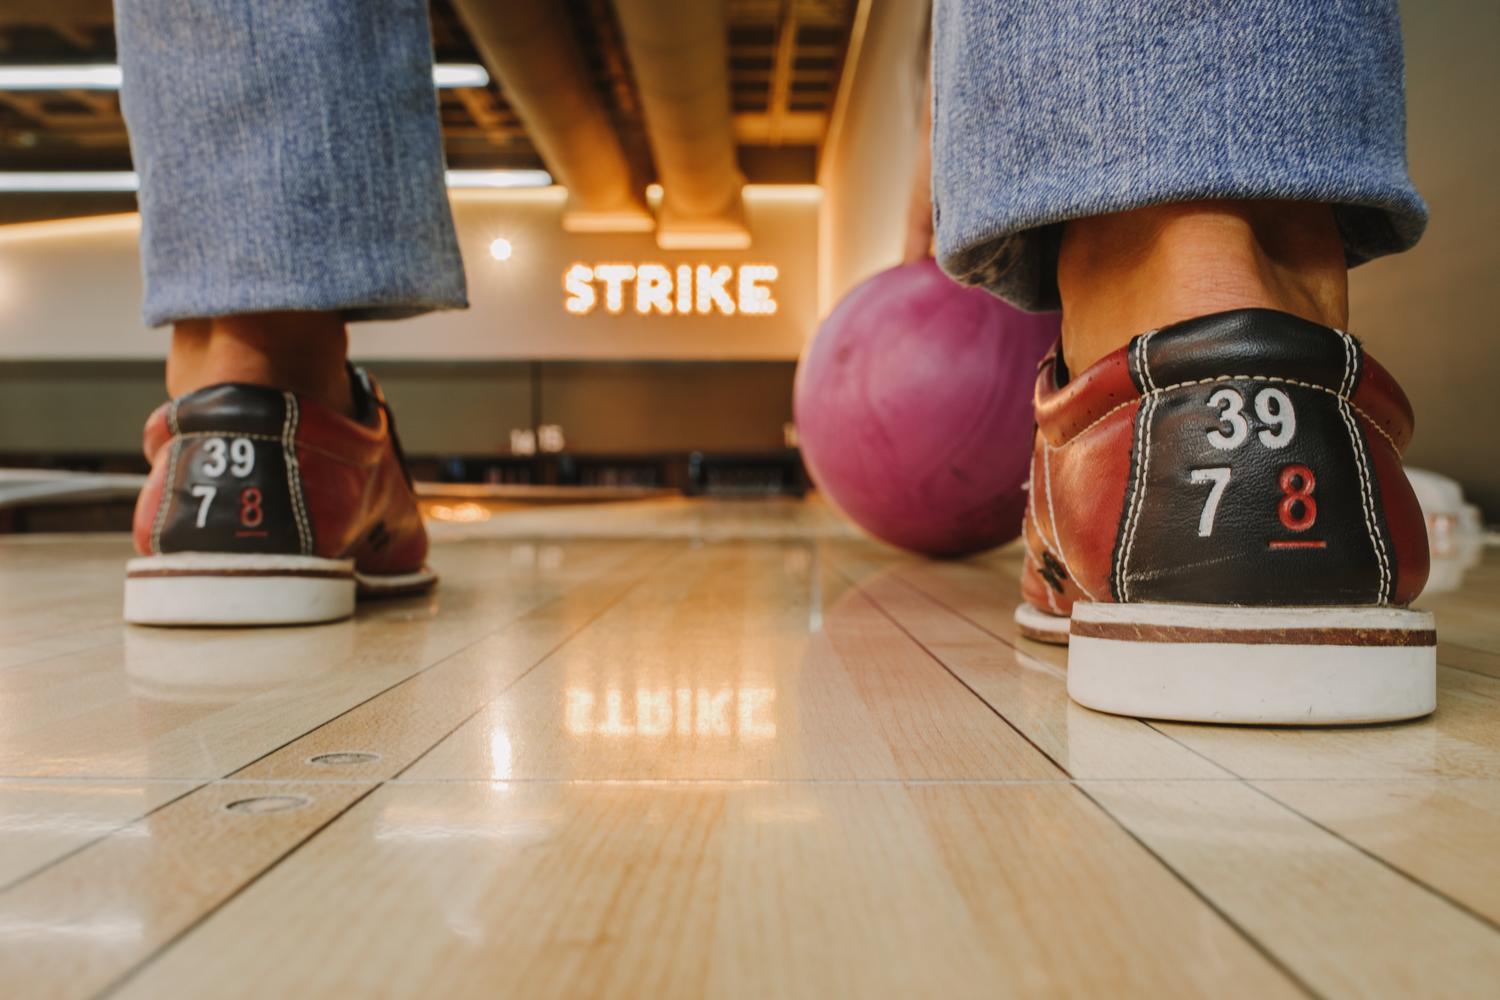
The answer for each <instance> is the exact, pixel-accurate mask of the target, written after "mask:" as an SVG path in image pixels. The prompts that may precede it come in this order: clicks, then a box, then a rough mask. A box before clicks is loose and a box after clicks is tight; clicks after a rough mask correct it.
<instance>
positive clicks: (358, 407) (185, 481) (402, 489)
mask: <svg viewBox="0 0 1500 1000" xmlns="http://www.w3.org/2000/svg"><path fill="white" fill-rule="evenodd" d="M351 379H352V382H353V389H354V398H355V411H356V414H355V416H354V417H353V418H350V417H345V416H343V415H342V414H339V413H336V412H334V411H333V410H330V409H329V408H328V407H326V406H323V405H321V404H320V403H317V402H316V401H313V400H310V399H307V398H305V397H299V396H297V395H296V394H294V393H290V392H282V391H280V390H278V389H270V388H266V387H263V386H255V385H239V384H225V385H215V386H210V387H208V388H206V389H201V390H199V391H197V392H194V393H191V394H189V395H186V396H183V397H181V398H180V399H175V400H173V401H172V402H170V403H167V404H165V405H163V406H162V407H161V408H159V409H158V410H157V411H156V412H155V413H153V414H152V415H151V417H150V419H149V420H147V422H146V433H145V448H146V455H147V457H148V458H150V460H151V475H150V477H149V478H148V479H147V481H146V486H145V488H144V489H143V490H142V491H141V496H140V500H139V501H138V502H137V504H136V511H135V543H136V549H137V551H139V552H140V553H141V557H140V558H137V559H132V560H131V561H130V563H129V565H128V567H127V570H126V580H125V619H126V621H130V622H136V623H139V624H143V625H290V624H299V623H308V622H320V621H331V620H334V619H338V618H344V617H347V616H348V615H350V614H351V613H352V612H353V610H354V600H355V595H356V593H358V594H359V595H361V596H376V595H386V594H392V595H394V594H403V593H411V592H416V591H421V590H425V589H426V588H428V587H430V586H432V584H433V582H434V581H435V580H436V579H437V577H436V575H435V574H434V573H433V572H432V571H431V570H430V569H428V568H427V566H426V565H425V563H424V560H425V559H426V557H427V533H426V530H425V529H424V528H423V527H422V518H421V515H420V513H419V512H418V510H417V502H416V497H415V495H414V494H413V493H412V488H411V482H410V480H409V479H408V477H407V474H406V469H405V466H404V464H403V461H402V457H401V451H400V446H399V445H398V443H397V441H396V437H395V433H394V428H393V426H392V423H391V415H390V409H389V407H388V406H387V405H386V402H385V399H384V397H383V396H382V395H381V393H380V390H379V388H378V387H377V386H376V385H375V382H374V380H373V379H371V378H370V377H369V376H368V375H367V374H365V373H364V372H362V371H359V370H357V369H351Z"/></svg>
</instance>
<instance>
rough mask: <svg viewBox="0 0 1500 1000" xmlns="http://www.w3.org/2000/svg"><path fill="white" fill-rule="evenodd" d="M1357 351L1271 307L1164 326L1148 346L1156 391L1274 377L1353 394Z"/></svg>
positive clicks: (1315, 326)
mask: <svg viewBox="0 0 1500 1000" xmlns="http://www.w3.org/2000/svg"><path fill="white" fill-rule="evenodd" d="M1359 353H1360V352H1358V351H1355V352H1354V355H1355V357H1354V358H1353V359H1351V358H1350V355H1349V351H1348V348H1347V347H1346V344H1345V341H1344V338H1343V337H1341V336H1339V334H1338V333H1337V331H1334V330H1332V329H1330V328H1328V327H1326V326H1321V325H1319V324H1317V323H1311V322H1309V321H1307V320H1305V319H1301V318H1299V317H1297V316H1293V315H1291V314H1289V313H1284V312H1277V311H1276V310H1273V309H1236V310H1233V311H1231V312H1222V313H1216V314H1214V315H1212V316H1201V317H1199V318H1197V319H1191V320H1187V321H1186V322H1183V323H1177V324H1175V325H1173V326H1169V327H1164V328H1162V329H1161V330H1158V331H1157V332H1156V333H1154V334H1152V335H1151V338H1150V340H1148V341H1147V343H1146V362H1147V369H1148V371H1149V373H1150V380H1151V383H1152V384H1153V385H1154V386H1155V387H1156V388H1163V387H1165V386H1169V385H1176V384H1178V383H1181V382H1193V381H1197V380H1198V379H1204V378H1217V377H1219V376H1221V375H1271V376H1277V377H1280V378H1286V379H1295V380H1296V381H1299V382H1310V383H1312V384H1313V385H1320V386H1323V387H1324V388H1328V389H1334V390H1337V389H1338V388H1339V387H1340V386H1341V385H1345V384H1346V383H1347V384H1348V386H1349V388H1348V390H1347V391H1349V392H1350V393H1352V392H1353V386H1354V385H1357V384H1358V372H1357V371H1356V372H1355V379H1354V381H1353V382H1348V380H1347V377H1346V372H1347V366H1349V365H1350V364H1351V363H1352V364H1354V365H1356V366H1357V365H1358V354H1359ZM1132 357H1133V354H1132ZM1137 367H1138V366H1137V365H1136V364H1135V363H1132V365H1131V374H1132V375H1133V376H1135V377H1137V387H1138V388H1142V389H1143V390H1144V388H1146V387H1143V386H1141V384H1140V380H1139V373H1138V372H1137V371H1136V369H1137Z"/></svg>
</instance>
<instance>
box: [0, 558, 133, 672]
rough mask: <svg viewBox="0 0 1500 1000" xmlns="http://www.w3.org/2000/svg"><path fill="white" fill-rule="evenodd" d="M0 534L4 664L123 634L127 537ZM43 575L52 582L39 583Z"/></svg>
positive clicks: (0, 652) (0, 651)
mask: <svg viewBox="0 0 1500 1000" xmlns="http://www.w3.org/2000/svg"><path fill="white" fill-rule="evenodd" d="M66 551H67V558H66V559H59V558H58V548H57V545H56V544H55V543H49V542H48V541H45V540H42V539H39V538H37V537H32V536H25V535H18V536H11V537H4V536H0V636H3V637H4V639H3V641H0V670H3V669H5V668H6V667H11V666H16V665H18V664H22V663H32V662H35V661H38V660H45V659H50V658H53V657H56V656H60V655H63V654H67V653H71V652H75V651H78V650H83V649H88V648H90V647H93V646H100V645H110V644H118V643H119V641H120V630H119V627H118V626H119V621H120V583H119V573H120V572H121V570H120V565H121V562H122V561H123V560H124V559H126V558H128V557H129V556H130V554H131V553H132V551H133V550H132V548H131V545H130V541H129V539H127V538H124V537H118V536H98V537H90V538H86V539H83V540H78V541H73V542H70V543H69V544H68V547H67V550H66ZM38 578H41V579H45V580H46V581H47V584H48V585H47V586H45V587H37V586H35V582H36V581H37V579H38Z"/></svg>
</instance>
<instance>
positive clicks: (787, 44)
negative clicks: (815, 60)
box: [766, 0, 797, 146]
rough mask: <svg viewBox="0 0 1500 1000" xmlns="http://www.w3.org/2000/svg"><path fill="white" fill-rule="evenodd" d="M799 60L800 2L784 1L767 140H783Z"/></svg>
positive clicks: (769, 141)
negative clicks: (798, 24) (798, 15)
mask: <svg viewBox="0 0 1500 1000" xmlns="http://www.w3.org/2000/svg"><path fill="white" fill-rule="evenodd" d="M796 62H797V2H796V0H781V25H780V27H779V29H778V33H777V35H776V61H775V65H774V66H773V68H772V70H771V102H770V109H771V122H770V125H771V127H770V130H769V132H768V134H767V136H766V142H767V143H768V144H769V145H772V146H779V145H781V143H782V141H783V140H782V132H783V130H784V128H785V127H786V116H787V112H788V110H789V109H788V107H787V105H788V104H789V103H790V102H791V97H792V69H793V67H794V66H795V65H796Z"/></svg>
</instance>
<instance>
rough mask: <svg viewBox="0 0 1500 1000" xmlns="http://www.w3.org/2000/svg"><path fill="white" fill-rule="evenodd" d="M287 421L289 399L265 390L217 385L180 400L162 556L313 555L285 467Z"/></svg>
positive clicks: (159, 545) (160, 536) (160, 537)
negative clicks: (208, 553) (307, 552)
mask: <svg viewBox="0 0 1500 1000" xmlns="http://www.w3.org/2000/svg"><path fill="white" fill-rule="evenodd" d="M287 417H288V414H287V404H286V397H285V395H283V393H282V392H281V391H280V390H277V389H269V388H265V387H263V386H250V385H218V386H212V387H210V388H208V389H204V390H201V391H199V392H196V393H193V394H191V395H189V396H185V397H183V398H182V399H181V400H179V401H178V404H177V411H176V415H175V424H176V427H175V430H176V431H177V435H178V436H177V438H176V440H175V441H174V442H173V444H172V446H171V447H172V449H173V451H172V454H171V455H170V456H169V459H168V461H169V463H170V464H169V477H170V478H169V481H168V482H167V484H166V490H167V491H168V496H169V498H170V499H169V502H168V504H167V508H166V511H165V514H164V517H163V518H162V521H161V523H160V525H159V526H158V527H157V531H156V535H157V538H156V546H155V548H156V550H157V551H159V552H163V553H170V552H235V553H262V554H270V555H279V554H297V553H301V552H305V551H310V547H309V546H310V543H311V525H310V524H309V523H308V519H307V518H306V516H305V514H304V513H303V512H302V511H301V510H300V509H299V507H298V506H297V504H296V502H295V501H296V499H297V498H294V497H293V494H292V490H293V485H292V482H293V477H292V476H291V475H290V470H289V469H288V468H287V455H286V446H285V442H286V438H287V435H288V434H289V433H291V432H292V431H294V430H295V428H294V426H293V425H292V424H291V423H290V422H289V421H288V419H287ZM296 488H297V489H300V488H301V487H300V484H299V485H298V486H297V487H296Z"/></svg>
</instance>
